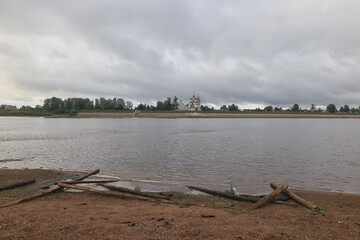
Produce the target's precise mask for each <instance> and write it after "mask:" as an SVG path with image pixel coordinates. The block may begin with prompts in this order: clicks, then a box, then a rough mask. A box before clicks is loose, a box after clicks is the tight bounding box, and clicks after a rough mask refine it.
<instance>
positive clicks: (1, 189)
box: [0, 179, 35, 191]
mask: <svg viewBox="0 0 360 240" xmlns="http://www.w3.org/2000/svg"><path fill="white" fill-rule="evenodd" d="M34 182H35V180H34V179H32V180H29V181H25V182H19V183H15V184H11V185H8V186H5V187H0V191H3V190H8V189H13V188H17V187H22V186H25V185H28V184H31V183H34Z"/></svg>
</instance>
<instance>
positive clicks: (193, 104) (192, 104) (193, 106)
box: [176, 94, 201, 112]
mask: <svg viewBox="0 0 360 240" xmlns="http://www.w3.org/2000/svg"><path fill="white" fill-rule="evenodd" d="M200 106H201V104H200V96H199V94H198V95H197V97H196V96H195V94H193V95H192V97H190V99H189V103H188V104H186V105H185V104H184V103H183V102H182V100H180V102H179V105H178V107H177V109H176V110H177V111H192V112H198V111H201V107H200Z"/></svg>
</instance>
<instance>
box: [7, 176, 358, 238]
mask: <svg viewBox="0 0 360 240" xmlns="http://www.w3.org/2000/svg"><path fill="white" fill-rule="evenodd" d="M79 175H80V174H78V173H69V172H59V171H51V170H10V169H0V185H3V184H8V183H11V182H14V181H20V180H25V179H28V178H35V179H36V180H37V182H36V184H35V185H33V186H31V185H29V186H26V187H20V188H17V189H13V190H6V191H1V192H0V204H3V203H6V202H9V201H12V200H14V199H17V198H20V197H22V196H24V195H28V194H29V193H31V192H36V191H39V187H46V186H47V185H49V184H51V183H52V182H54V181H55V180H63V179H68V178H69V177H75V176H79ZM40 191H42V190H40ZM270 191H271V190H269V192H270ZM297 193H298V194H299V195H300V196H302V197H304V198H306V199H307V200H310V201H313V202H315V203H316V204H317V205H319V206H320V207H321V208H326V209H327V212H326V213H311V212H309V211H308V210H307V209H305V208H303V207H301V206H298V207H294V206H284V205H275V204H271V205H268V206H265V207H263V208H261V209H258V210H254V211H250V212H245V213H241V212H240V211H241V210H242V209H244V208H246V207H248V206H250V204H251V203H246V202H236V201H231V200H226V199H223V198H219V197H213V196H203V195H200V196H194V195H186V194H180V193H178V194H175V195H174V197H173V198H172V200H175V201H177V202H178V203H179V204H177V205H176V204H165V203H154V202H144V201H139V200H124V199H116V198H111V197H103V196H99V195H94V194H88V193H68V192H63V193H57V194H53V195H49V196H47V197H43V198H40V199H36V200H33V201H30V202H27V203H22V204H19V205H15V206H12V207H7V208H2V209H0V239H306V238H308V239H359V236H360V219H359V216H360V205H359V202H360V195H353V194H340V193H326V192H313V191H297ZM185 204H192V206H186V205H185ZM214 206H215V207H216V208H214Z"/></svg>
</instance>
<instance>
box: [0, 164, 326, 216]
mask: <svg viewBox="0 0 360 240" xmlns="http://www.w3.org/2000/svg"><path fill="white" fill-rule="evenodd" d="M99 172H100V170H99V169H97V170H94V171H92V172H89V173H87V174H85V175H83V176H81V177H78V178H76V179H74V180H67V181H61V182H55V183H54V184H55V186H54V187H52V188H50V189H49V190H46V191H43V192H40V193H35V194H32V195H30V196H27V197H24V198H21V199H18V200H16V201H13V202H9V203H7V204H4V205H2V206H0V208H4V207H8V206H12V205H16V204H20V203H23V202H27V201H30V200H33V199H35V198H39V197H42V196H45V195H48V194H51V193H57V192H61V191H63V190H64V189H76V190H81V191H86V192H92V193H96V194H99V195H102V196H109V197H116V198H121V199H137V200H143V201H150V202H156V203H171V204H179V203H177V202H176V201H172V200H170V198H171V197H172V194H171V193H161V192H160V193H149V192H141V191H139V190H136V189H135V190H133V189H128V188H123V187H118V186H114V185H110V184H109V183H113V182H118V181H119V180H84V179H85V178H88V177H90V176H92V175H95V174H97V173H99ZM34 182H35V180H30V181H25V182H20V183H16V184H12V185H9V186H5V187H2V188H0V191H1V190H5V189H12V188H15V187H20V186H25V185H27V184H31V183H34ZM89 183H95V184H97V185H98V186H101V187H104V188H107V189H110V190H114V191H105V190H98V189H94V188H90V187H84V186H79V185H78V184H89ZM270 186H271V188H272V189H273V191H272V192H271V193H270V194H268V195H261V196H252V195H245V194H235V193H231V192H221V191H216V190H210V189H206V188H202V187H195V186H187V187H188V188H189V189H192V190H196V191H201V192H204V193H208V194H211V195H214V196H220V197H223V198H227V199H232V200H236V201H245V202H251V203H253V204H252V205H251V206H250V207H248V208H245V209H243V210H242V212H244V211H250V210H254V209H258V208H261V207H263V206H264V205H266V204H268V203H275V204H283V205H294V203H287V202H286V201H287V200H289V199H292V200H294V201H295V202H297V203H299V204H300V205H302V206H304V207H306V208H308V209H310V210H319V209H320V208H319V207H318V206H316V205H315V204H313V203H311V202H309V201H307V200H305V199H303V198H301V197H299V196H298V195H296V194H294V193H292V192H291V191H289V190H288V189H287V188H288V185H287V184H284V185H281V186H280V185H277V184H275V183H270Z"/></svg>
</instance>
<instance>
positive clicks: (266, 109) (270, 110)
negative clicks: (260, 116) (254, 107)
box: [264, 106, 273, 112]
mask: <svg viewBox="0 0 360 240" xmlns="http://www.w3.org/2000/svg"><path fill="white" fill-rule="evenodd" d="M264 111H265V112H272V111H273V107H272V106H266V107H265V108H264Z"/></svg>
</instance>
